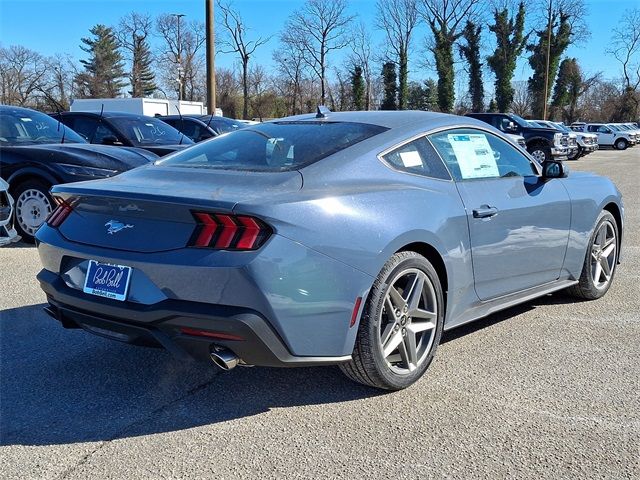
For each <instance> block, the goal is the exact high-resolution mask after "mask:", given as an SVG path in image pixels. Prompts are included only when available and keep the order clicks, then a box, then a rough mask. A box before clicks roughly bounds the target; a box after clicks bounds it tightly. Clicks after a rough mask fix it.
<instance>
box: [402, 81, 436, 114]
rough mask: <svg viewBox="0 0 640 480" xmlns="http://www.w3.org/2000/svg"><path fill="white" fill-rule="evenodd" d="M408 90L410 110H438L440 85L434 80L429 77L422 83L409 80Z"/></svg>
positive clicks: (408, 106)
mask: <svg viewBox="0 0 640 480" xmlns="http://www.w3.org/2000/svg"><path fill="white" fill-rule="evenodd" d="M407 91H408V94H407V108H409V109H410V110H427V111H433V110H437V108H438V86H437V84H436V82H435V81H434V80H432V79H428V80H425V81H424V82H423V83H422V84H420V83H418V82H409V84H408V88H407Z"/></svg>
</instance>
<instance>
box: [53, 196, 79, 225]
mask: <svg viewBox="0 0 640 480" xmlns="http://www.w3.org/2000/svg"><path fill="white" fill-rule="evenodd" d="M55 201H56V202H57V203H58V206H57V207H56V208H55V209H54V210H53V212H51V215H49V217H48V218H47V224H48V225H49V226H50V227H53V228H57V227H59V226H60V225H62V222H64V221H65V220H66V219H67V217H68V216H69V214H70V213H71V212H72V211H73V204H72V203H71V202H67V201H65V200H61V199H59V198H55Z"/></svg>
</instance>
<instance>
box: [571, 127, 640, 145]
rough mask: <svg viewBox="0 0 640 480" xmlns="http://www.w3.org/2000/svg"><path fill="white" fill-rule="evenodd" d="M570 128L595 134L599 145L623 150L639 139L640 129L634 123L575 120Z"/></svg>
mask: <svg viewBox="0 0 640 480" xmlns="http://www.w3.org/2000/svg"><path fill="white" fill-rule="evenodd" d="M571 129H572V130H574V131H576V132H589V133H592V134H595V135H596V137H597V139H598V144H599V145H600V146H607V147H613V148H615V149H617V150H625V149H627V148H629V147H633V146H634V145H636V144H637V143H638V142H639V141H640V129H639V128H638V125H637V124H635V123H584V122H575V123H572V124H571Z"/></svg>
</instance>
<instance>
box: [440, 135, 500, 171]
mask: <svg viewBox="0 0 640 480" xmlns="http://www.w3.org/2000/svg"><path fill="white" fill-rule="evenodd" d="M447 137H448V138H449V143H450V144H451V148H453V153H454V154H455V155H456V159H457V161H458V166H459V167H460V175H461V176H462V178H463V179H467V178H487V177H499V176H500V172H499V171H498V165H497V163H496V159H495V157H494V155H493V150H492V149H491V146H490V145H489V141H488V140H487V136H486V135H483V134H449V135H447Z"/></svg>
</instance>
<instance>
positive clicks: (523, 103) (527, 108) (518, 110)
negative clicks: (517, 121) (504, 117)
mask: <svg viewBox="0 0 640 480" xmlns="http://www.w3.org/2000/svg"><path fill="white" fill-rule="evenodd" d="M532 101H533V99H532V98H531V92H530V91H529V86H528V84H527V81H526V80H521V81H517V82H513V101H512V102H511V110H512V111H513V113H515V114H516V115H520V116H521V117H528V116H529V115H531V102H532Z"/></svg>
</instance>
